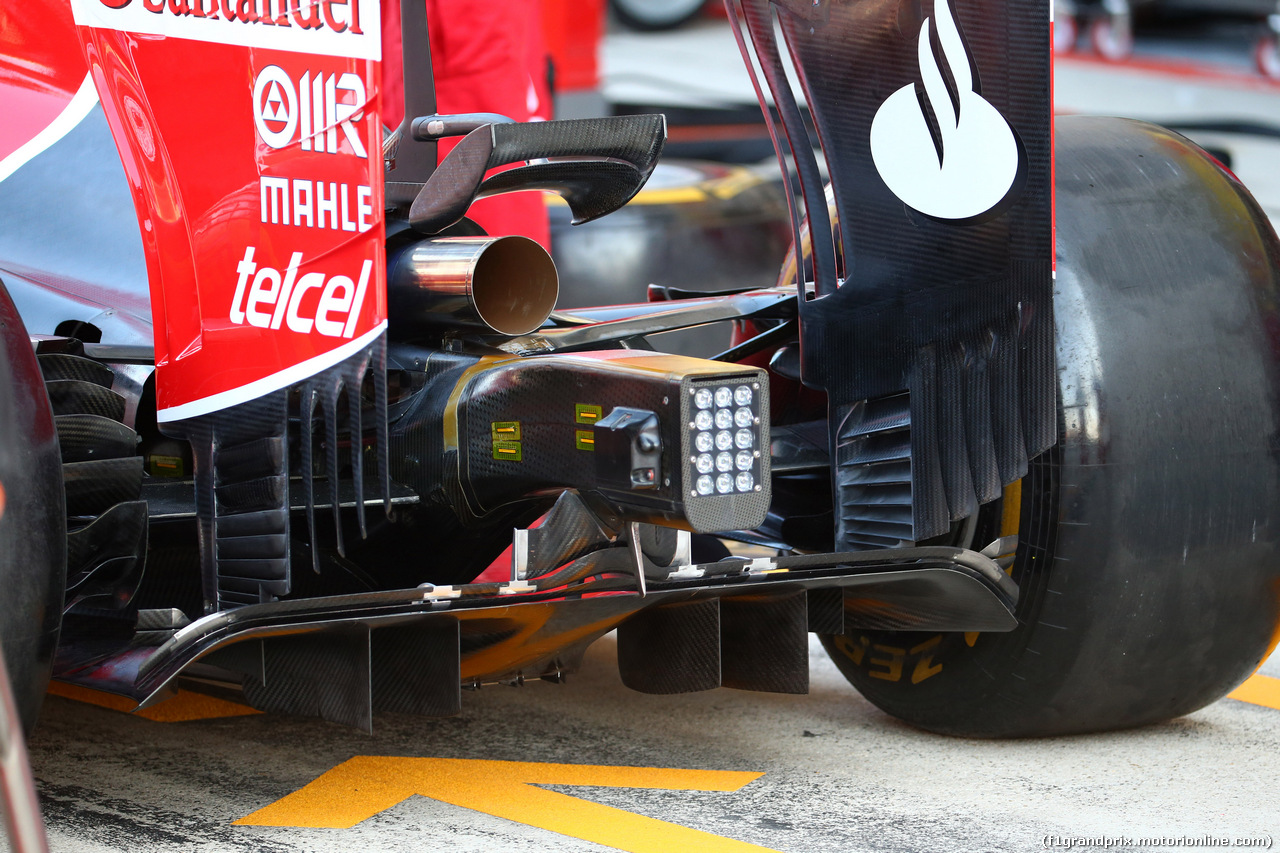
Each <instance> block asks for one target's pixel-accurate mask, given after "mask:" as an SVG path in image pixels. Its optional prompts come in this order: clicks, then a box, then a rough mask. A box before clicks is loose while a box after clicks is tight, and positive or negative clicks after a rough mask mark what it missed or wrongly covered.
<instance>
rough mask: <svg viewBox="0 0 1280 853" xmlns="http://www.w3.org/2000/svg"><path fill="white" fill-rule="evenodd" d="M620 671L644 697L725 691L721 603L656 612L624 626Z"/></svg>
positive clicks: (655, 609) (621, 629)
mask: <svg viewBox="0 0 1280 853" xmlns="http://www.w3.org/2000/svg"><path fill="white" fill-rule="evenodd" d="M618 672H619V673H620V674H621V676H622V683H623V684H625V685H627V686H628V687H630V688H631V689H632V690H638V691H639V692H641V693H658V694H667V693H692V692H694V691H697V690H711V689H712V688H714V687H719V686H720V602H719V600H717V599H710V600H707V601H688V602H681V603H678V604H662V605H659V606H657V607H650V608H649V609H647V610H643V611H641V612H640V613H637V614H636V615H635V616H632V617H631V618H630V619H628V620H627V621H626V622H624V623H622V625H620V626H619V627H618Z"/></svg>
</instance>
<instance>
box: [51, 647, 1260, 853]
mask: <svg viewBox="0 0 1280 853" xmlns="http://www.w3.org/2000/svg"><path fill="white" fill-rule="evenodd" d="M615 656H616V646H615V644H614V642H613V639H612V637H606V638H605V639H603V640H601V641H600V642H598V643H597V644H596V645H594V646H593V647H592V648H591V650H590V651H589V652H588V654H587V657H586V661H585V663H584V667H583V670H582V671H581V672H580V673H579V674H578V675H576V676H574V677H571V678H570V679H569V681H568V683H567V684H564V685H551V684H543V683H533V684H529V685H526V686H524V687H521V688H509V687H486V688H484V689H481V690H479V691H476V692H468V693H465V694H464V697H463V713H462V715H461V716H459V717H456V718H450V719H443V720H429V719H423V718H418V717H409V716H401V715H393V714H383V715H378V716H377V717H376V719H375V722H374V733H373V735H372V736H369V735H366V734H364V733H362V732H358V731H355V730H352V729H347V728H344V727H341V726H337V725H334V724H331V723H324V722H320V721H316V720H310V719H303V718H294V717H281V716H266V715H253V716H237V717H221V718H212V719H204V720H188V721H184V722H157V721H153V720H148V719H143V718H140V717H137V716H130V715H126V714H124V713H121V712H118V711H113V710H108V709H106V708H102V707H97V706H95V705H92V704H88V703H85V702H82V701H73V700H70V699H66V698H62V697H59V696H50V697H49V700H48V702H47V704H46V707H45V711H44V715H43V718H42V721H41V724H40V727H39V729H38V730H37V732H36V734H35V736H34V737H33V739H32V741H31V753H32V760H33V764H34V766H35V769H36V775H37V777H38V779H39V788H40V794H41V797H42V798H43V801H44V808H45V814H46V818H47V822H48V826H49V835H50V842H51V846H52V848H53V849H54V850H55V851H68V852H69V853H70V852H71V851H74V852H75V853H105V851H120V850H128V851H137V852H138V853H153V851H154V853H160V852H161V851H163V852H164V853H170V851H210V853H212V851H272V853H277V851H278V853H284V851H291V852H292V851H347V850H362V851H369V853H373V851H402V850H441V851H476V852H477V853H479V851H526V850H527V851H535V850H552V849H554V850H559V851H564V853H570V851H572V853H579V851H581V853H587V851H602V850H605V849H609V846H610V842H612V845H613V846H617V847H619V848H620V849H625V850H637V851H639V850H644V851H657V850H671V851H680V850H723V851H746V850H751V849H756V850H759V849H760V848H765V849H769V850H778V851H785V853H858V851H876V853H887V852H888V851H902V853H925V851H975V852H976V851H997V850H1000V851H1003V850H1036V849H1045V846H1044V845H1045V842H1046V839H1052V840H1055V841H1051V844H1052V843H1057V842H1056V839H1068V838H1076V837H1094V838H1097V837H1100V836H1103V837H1111V838H1113V839H1114V838H1117V837H1122V836H1128V837H1131V838H1133V839H1135V840H1136V839H1137V838H1139V837H1143V836H1179V837H1203V836H1205V835H1212V836H1214V837H1233V838H1234V837H1239V838H1258V839H1262V840H1263V843H1264V844H1266V845H1267V846H1269V841H1270V840H1272V839H1280V778H1277V775H1278V771H1280V758H1278V756H1280V691H1275V693H1274V694H1273V697H1272V703H1273V704H1274V705H1276V706H1277V707H1266V706H1263V705H1257V704H1252V703H1249V702H1244V701H1239V700H1235V699H1223V700H1221V701H1219V702H1217V703H1215V704H1213V705H1211V706H1209V707H1208V708H1205V709H1204V710H1202V711H1199V712H1197V713H1195V714H1192V715H1190V716H1187V717H1184V718H1182V719H1178V720H1174V721H1172V722H1169V723H1166V724H1163V725H1157V726H1152V727H1147V728H1143V729H1136V730H1131V731H1125V732H1115V733H1109V734H1100V735H1088V736H1076V737H1063V738H1050V739H1036V740H1020V741H979V740H964V739H958V738H949V737H941V736H937V735H932V734H927V733H924V732H920V731H917V730H915V729H912V728H909V727H907V726H905V725H903V724H901V723H898V722H897V721H895V720H893V719H892V718H890V717H888V716H886V715H885V714H883V713H881V712H880V711H878V710H877V709H875V708H874V707H873V706H872V705H870V704H869V703H868V702H867V701H866V700H864V699H863V698H862V697H861V696H859V695H858V694H857V693H856V692H855V691H854V690H853V689H852V688H851V687H850V686H848V684H847V683H846V682H845V681H844V678H843V677H842V676H841V675H840V674H839V672H838V671H837V670H836V669H835V666H834V665H833V664H832V663H831V662H830V661H829V660H828V659H827V657H826V655H825V653H824V652H823V651H822V649H821V648H820V647H819V646H818V645H817V643H816V642H814V643H813V644H812V646H811V655H810V666H811V670H812V685H811V692H810V695H808V696H795V697H781V696H772V695H765V694H752V693H743V692H739V691H734V690H727V689H721V690H714V691H710V692H707V693H701V694H692V695H685V696H670V697H660V696H646V695H642V694H638V693H635V692H632V691H630V690H628V689H627V688H625V687H624V686H623V685H622V683H621V682H620V680H619V678H618V675H617V669H616V665H615ZM1263 672H1264V673H1270V674H1271V676H1280V659H1275V660H1273V661H1271V662H1269V663H1268V664H1267V665H1266V666H1265V667H1264V669H1263ZM1275 684H1280V682H1275ZM175 701H178V700H175ZM180 704H181V703H180ZM358 756H368V757H374V758H376V759H378V760H374V761H363V762H361V761H357V762H356V765H358V766H359V767H361V768H362V772H361V773H359V774H356V775H355V776H350V774H348V776H347V777H344V778H337V779H334V780H333V783H332V784H326V781H327V780H328V778H329V777H325V774H328V773H331V771H332V772H334V773H337V774H339V776H341V772H342V771H341V769H339V770H336V771H335V768H340V766H342V765H344V762H350V761H352V760H353V759H355V758H356V757H358ZM424 758H426V759H468V760H483V761H490V762H493V761H503V762H549V763H552V764H572V765H597V766H605V767H641V768H656V769H654V770H650V771H646V773H643V774H640V776H639V778H637V779H622V780H621V781H622V782H623V783H629V784H638V785H641V786H643V785H662V784H664V783H665V782H666V777H665V776H664V770H667V769H682V770H694V771H736V772H738V773H742V772H744V771H745V772H746V773H747V774H748V775H747V777H746V778H747V779H749V780H750V781H746V783H745V784H743V781H744V780H743V778H736V779H733V780H730V781H731V783H732V785H731V787H736V788H737V789H736V790H728V791H711V792H703V791H692V792H687V791H669V790H650V789H646V788H645V787H602V785H605V784H617V780H616V779H614V778H613V777H611V776H610V775H609V773H608V771H597V772H598V773H600V774H602V775H600V778H598V779H591V778H587V779H586V781H587V782H595V784H594V785H592V784H588V785H585V786H573V787H563V786H556V785H551V787H550V790H552V791H559V792H561V793H568V794H571V795H572V796H573V797H574V798H579V799H578V800H571V801H569V804H570V805H573V804H575V803H581V802H582V801H586V802H588V803H597V804H603V805H605V806H611V807H613V808H615V809H619V810H623V811H622V812H619V813H609V812H606V813H602V814H596V813H593V812H592V810H591V809H590V808H588V809H587V810H586V811H585V812H580V813H578V814H577V815H576V816H571V819H570V824H571V825H570V829H569V831H570V832H571V833H576V834H580V835H586V836H587V837H588V838H590V837H595V838H597V839H599V840H600V841H603V842H604V843H603V844H600V843H595V842H592V841H588V840H583V839H581V838H575V837H572V836H571V835H563V834H560V833H557V832H552V831H550V830H549V829H545V828H541V827H544V826H548V825H554V823H555V821H556V820H557V819H558V818H559V817H560V816H561V815H560V812H559V811H558V810H559V809H562V808H563V807H564V804H563V803H560V802H553V803H551V804H550V805H549V806H543V805H541V804H540V803H538V802H535V803H534V805H535V806H537V808H535V809H534V810H533V813H532V816H529V815H526V816H525V817H526V820H525V822H519V821H516V820H508V819H505V818H503V817H498V816H495V815H494V812H497V813H504V812H506V813H514V814H517V815H518V814H519V809H520V807H521V802H522V801H527V800H529V799H530V798H534V797H537V796H539V792H538V789H536V788H522V787H519V786H515V785H513V782H516V781H523V780H524V779H525V778H534V776H533V775H526V774H529V773H530V771H529V770H527V769H526V768H524V767H523V766H509V765H494V766H481V767H479V768H478V770H479V771H480V772H481V777H480V779H479V781H478V784H481V785H486V786H488V787H489V789H490V792H491V793H492V796H491V797H489V798H488V799H485V798H484V797H483V796H476V795H474V794H473V799H472V800H471V801H470V802H471V804H472V805H474V806H476V808H481V809H488V811H489V813H486V812H485V811H479V810H476V809H474V808H470V809H469V808H463V807H459V806H457V805H450V804H447V803H445V802H441V801H440V800H438V799H432V798H430V797H429V796H413V795H412V794H413V792H414V790H421V791H422V792H423V793H426V794H435V795H436V796H438V797H442V798H446V799H447V796H448V792H447V791H446V790H445V788H446V787H447V785H446V783H444V782H442V781H440V779H441V778H442V775H441V774H442V773H443V771H445V770H448V769H449V768H448V767H447V766H436V765H430V766H427V767H421V766H416V765H417V764H420V763H421V761H420V760H421V759H424ZM415 760H418V761H416V762H415ZM347 766H348V767H350V766H354V765H347ZM532 772H533V773H534V774H536V773H537V772H538V770H537V769H536V768H535V770H534V771H532ZM559 772H560V773H562V774H563V773H564V772H565V771H563V770H561V771H559ZM548 774H549V775H548ZM752 774H763V775H761V776H758V777H755V778H752ZM711 775H712V774H707V776H708V777H710V776H711ZM544 777H545V778H548V779H550V780H551V781H552V782H554V781H557V775H556V769H555V768H552V769H551V770H550V771H546V772H544ZM561 778H563V779H565V780H566V781H575V780H573V779H572V778H571V777H569V776H562V777H561ZM318 779H319V780H321V781H320V782H318V783H317V782H316V780H318ZM433 780H434V783H435V786H436V787H433V786H432V781H433ZM706 781H707V780H704V779H702V778H700V777H695V778H694V780H693V787H699V786H703V783H704V782H706ZM710 781H711V782H712V783H715V782H716V781H717V780H714V779H711V780H710ZM312 783H316V784H315V785H313V787H312V788H311V789H308V790H307V791H303V794H302V795H297V794H294V792H297V791H300V790H301V789H304V787H305V786H308V785H309V784H312ZM739 785H740V786H741V787H737V786H739ZM388 786H389V787H390V789H391V792H390V793H388V792H387V790H386V789H387V788H388ZM708 786H709V785H708ZM308 791H310V792H311V793H308ZM290 794H294V797H293V799H292V801H286V803H284V804H282V805H281V806H278V807H276V813H275V814H274V815H272V816H270V818H269V819H270V820H277V821H281V822H283V823H285V824H286V825H284V826H271V827H264V826H236V825H233V824H234V823H235V822H236V821H239V820H242V819H244V818H245V817H246V816H249V815H252V814H254V813H255V812H257V811H258V810H260V809H264V808H265V807H268V806H272V805H273V804H275V803H277V801H280V800H281V799H282V798H285V797H286V796H288V795H290ZM456 794H457V792H456V791H454V795H456ZM401 800H403V801H401ZM353 810H354V811H353ZM335 813H342V814H348V813H349V814H352V815H355V816H357V817H359V816H360V815H362V814H365V813H367V814H368V815H369V816H368V817H367V819H364V820H362V821H360V822H359V823H356V824H355V825H354V826H352V827H350V828H313V827H312V828H308V826H307V824H314V823H316V822H317V820H319V821H323V820H325V819H328V818H331V817H332V816H334V814H335ZM626 813H632V814H639V815H644V816H648V817H650V818H655V819H657V820H658V821H662V822H664V823H663V824H656V825H651V826H648V827H647V828H646V831H648V832H649V833H650V834H649V835H648V836H646V837H645V838H644V839H642V841H643V843H641V842H638V841H636V837H635V836H633V835H625V834H623V835H619V833H625V831H626V830H627V827H628V815H627V814H626ZM287 824H295V825H287ZM562 828H563V827H562ZM684 828H691V829H695V830H700V831H701V833H706V834H707V835H691V834H689V833H688V831H687V829H684ZM749 845H756V846H755V847H752V846H749ZM1082 849H1088V848H1082ZM1131 849H1149V850H1165V849H1175V848H1173V847H1170V846H1148V847H1142V848H1131Z"/></svg>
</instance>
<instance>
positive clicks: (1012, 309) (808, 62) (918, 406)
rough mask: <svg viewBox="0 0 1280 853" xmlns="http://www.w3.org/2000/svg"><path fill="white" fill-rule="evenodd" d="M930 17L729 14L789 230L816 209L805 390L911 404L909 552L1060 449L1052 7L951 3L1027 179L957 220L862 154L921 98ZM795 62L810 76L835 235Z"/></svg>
mask: <svg viewBox="0 0 1280 853" xmlns="http://www.w3.org/2000/svg"><path fill="white" fill-rule="evenodd" d="M936 5H937V4H936V2H935V3H916V2H911V0H897V2H887V3H872V2H869V0H822V2H819V3H816V4H811V3H807V2H799V0H732V3H731V8H732V10H733V12H734V14H735V15H736V16H738V18H739V20H742V21H743V22H744V23H745V24H746V29H747V31H748V33H749V36H750V38H751V41H752V44H753V47H754V52H755V54H756V55H757V57H758V58H759V60H760V66H761V69H762V71H763V73H764V76H765V78H766V82H767V83H768V86H769V89H770V91H771V92H772V93H773V96H774V100H775V101H776V102H777V104H778V112H779V117H780V120H779V121H778V122H777V123H775V124H774V126H773V127H772V132H773V135H774V139H775V143H776V144H777V146H778V149H779V152H780V154H786V155H788V156H793V157H794V160H795V162H796V166H797V171H798V175H799V181H798V183H799V186H798V193H797V194H796V197H795V199H794V202H795V203H794V204H793V216H794V218H795V222H796V223H797V224H798V223H799V221H800V219H801V217H802V216H803V215H805V214H807V216H808V219H809V226H810V232H811V234H812V235H813V236H812V244H811V245H812V249H813V252H812V257H813V262H814V278H815V284H816V293H817V297H818V298H816V299H810V300H801V323H802V336H801V337H802V341H803V344H802V369H803V375H804V379H805V382H806V383H807V384H810V385H812V386H815V387H818V388H822V389H824V390H826V391H827V393H828V396H829V399H830V402H831V408H832V410H833V411H835V410H839V409H841V408H843V407H847V406H850V405H852V404H855V403H856V402H857V401H859V400H864V399H869V398H878V397H883V396H887V395H891V394H896V393H899V392H902V391H904V390H905V391H909V392H910V405H911V418H912V460H913V463H914V464H913V466H912V489H913V496H914V506H913V518H912V524H913V528H914V529H913V538H914V539H916V540H920V539H925V538H928V537H931V536H935V535H939V534H941V533H944V532H946V530H947V529H948V527H949V524H950V522H951V521H952V520H953V519H956V518H960V517H963V516H965V515H967V514H969V513H970V512H972V510H973V508H974V507H975V506H976V504H977V503H979V502H981V501H982V500H985V499H987V498H989V496H991V495H992V494H993V493H998V489H999V486H1000V485H1002V484H1003V483H1007V482H1010V481H1011V480H1013V479H1016V478H1017V477H1019V476H1021V475H1022V474H1023V473H1025V470H1026V467H1025V466H1026V459H1028V458H1030V457H1032V456H1034V455H1036V454H1037V453H1039V452H1041V451H1043V450H1045V449H1047V448H1048V447H1050V446H1051V445H1052V444H1053V442H1054V441H1055V440H1056V416H1055V409H1056V385H1055V375H1054V366H1053V357H1054V353H1053V319H1052V279H1051V270H1052V261H1053V253H1052V244H1051V217H1052V200H1051V191H1052V187H1051V181H1050V175H1051V168H1052V160H1051V156H1052V155H1051V144H1050V141H1051V127H1050V121H1051V104H1050V100H1049V80H1050V62H1051V56H1052V54H1051V51H1050V45H1049V15H1048V10H1047V8H1045V7H1046V6H1047V2H1044V3H1022V2H1014V1H1013V0H951V3H950V5H951V8H952V10H953V12H954V15H955V19H956V21H957V23H958V26H959V28H960V30H961V31H962V33H963V39H964V42H965V45H966V47H967V50H968V51H969V54H970V59H971V64H972V65H973V66H974V67H973V69H972V70H973V72H974V79H975V81H976V84H975V89H977V90H978V91H979V92H980V94H981V97H982V98H984V99H985V100H986V101H988V102H989V103H990V104H992V105H994V106H995V107H996V109H997V110H998V111H999V112H1000V114H1001V115H1002V116H1003V117H1004V119H1005V120H1006V121H1007V122H1008V123H1009V125H1010V126H1011V127H1012V128H1013V130H1014V132H1015V134H1016V136H1017V140H1018V143H1019V148H1020V152H1021V156H1022V158H1023V159H1022V162H1021V166H1020V173H1019V178H1018V181H1020V182H1021V183H1018V181H1016V182H1015V189H1014V190H1013V191H1012V193H1011V195H1010V197H1009V198H1008V199H1006V201H1005V202H1004V203H1002V206H997V207H996V208H993V209H992V211H991V212H990V214H989V215H987V216H985V217H978V218H976V219H974V220H970V221H957V222H946V221H942V220H938V219H932V218H930V217H928V216H925V215H923V214H920V213H918V212H916V211H914V210H911V209H910V208H908V207H907V206H906V205H904V204H903V202H902V201H900V200H899V199H898V198H896V197H895V196H894V195H893V193H892V192H891V191H890V190H889V188H888V187H887V185H886V184H885V182H884V181H883V180H882V179H881V177H880V175H879V173H878V172H877V170H876V167H875V165H874V161H873V159H872V156H871V150H870V142H869V140H870V130H871V123H872V121H873V120H874V118H875V116H876V114H877V112H878V111H879V109H880V107H881V105H882V104H883V103H884V102H885V101H886V100H887V99H888V98H889V96H890V95H891V94H893V93H894V92H896V91H897V90H899V89H900V88H902V87H903V86H905V85H912V84H914V85H916V86H917V87H918V86H920V81H921V77H920V70H919V67H918V62H919V60H918V52H917V49H916V47H917V45H916V41H917V38H918V36H919V33H920V32H921V28H922V24H923V22H924V19H925V18H926V17H930V16H935V17H936V13H937V9H936ZM775 10H776V12H777V15H778V20H779V22H780V24H781V30H782V32H783V33H784V38H785V45H784V44H781V43H780V42H779V41H778V39H777V37H776V35H775V29H774V25H773V13H774V11H775ZM784 52H790V54H791V55H792V56H793V57H794V59H795V60H796V62H797V64H798V65H799V66H800V67H801V69H802V73H801V79H802V80H803V85H804V99H805V102H806V104H807V106H808V108H809V110H810V113H811V115H812V118H813V122H814V124H815V125H816V127H817V130H818V135H819V138H820V139H821V140H822V143H823V146H824V149H823V152H822V153H823V156H824V157H825V160H826V165H827V167H828V170H829V174H830V181H831V184H832V187H833V190H834V196H835V202H836V208H837V211H838V215H837V219H838V222H839V225H838V228H836V227H833V223H832V222H831V221H830V219H829V218H828V216H827V214H826V208H827V205H826V201H825V198H824V193H823V184H822V179H821V177H820V170H819V169H818V164H817V161H816V159H815V158H814V157H813V156H812V154H811V147H810V145H809V137H808V133H807V131H806V130H805V125H804V120H803V116H802V114H801V112H800V108H799V105H798V103H799V102H798V99H797V96H796V93H794V92H792V91H791V88H790V84H789V83H788V82H787V79H786V74H785V72H784V70H783V67H782V61H781V56H782V54H783V53H784ZM951 85H954V82H952V84H951ZM940 156H943V157H945V152H943V153H942V154H941V155H940ZM796 233H797V235H798V234H799V230H798V227H797V229H796ZM797 239H798V238H797ZM837 247H838V248H839V249H840V252H839V253H837V251H836V249H837ZM835 426H836V424H835V423H834V422H833V428H834V427H835ZM831 438H832V444H833V445H835V444H836V443H837V442H838V440H839V436H838V434H836V433H834V432H833V434H832V436H831ZM854 544H855V543H854V541H853V540H852V539H847V540H845V541H842V542H841V543H838V545H837V547H852V546H853V545H854Z"/></svg>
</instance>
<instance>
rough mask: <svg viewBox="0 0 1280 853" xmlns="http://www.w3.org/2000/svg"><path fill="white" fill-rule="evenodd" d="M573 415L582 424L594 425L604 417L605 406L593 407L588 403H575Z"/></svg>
mask: <svg viewBox="0 0 1280 853" xmlns="http://www.w3.org/2000/svg"><path fill="white" fill-rule="evenodd" d="M573 414H574V417H575V418H576V419H577V421H578V423H580V424H593V423H595V422H596V421H598V420H600V419H601V418H602V417H604V407H603V406H592V405H589V404H587V403H575V404H574V405H573Z"/></svg>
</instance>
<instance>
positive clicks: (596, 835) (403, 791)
mask: <svg viewBox="0 0 1280 853" xmlns="http://www.w3.org/2000/svg"><path fill="white" fill-rule="evenodd" d="M763 775H764V774H763V773H752V772H740V771H728V770H675V769H661V768H652V767H600V766H591V765H585V764H537V763H533V762H527V761H486V760H480V759H462V758H390V757H387V758H383V757H374V756H357V757H355V758H352V759H350V760H349V761H345V762H343V763H342V764H339V765H338V766H337V767H335V768H333V769H332V770H330V771H329V772H327V773H325V774H324V775H322V776H320V777H319V778H318V779H316V780H315V781H314V782H312V783H310V784H309V785H307V786H306V787H304V788H302V789H300V790H298V791H295V792H294V793H292V794H289V795H288V796H287V797H285V798H284V799H282V800H278V801H277V802H275V803H272V804H271V805H269V806H267V807H266V808H263V809H259V810H258V811H256V812H254V813H253V814H251V815H249V816H248V817H245V818H242V819H241V820H238V821H236V822H235V825H236V826H296V827H315V828H328V829H349V828H351V827H353V826H355V825H356V824H358V823H360V822H361V821H363V820H368V819H369V818H371V817H373V816H374V815H376V814H379V813H380V812H384V811H386V810H387V809H390V808H392V807H393V806H395V805H397V804H399V803H401V802H403V801H404V800H406V799H408V798H409V797H411V796H413V795H414V794H418V795H420V796H424V797H430V798H431V799H433V800H439V801H440V802H443V803H449V804H451V805H455V806H461V807H462V808H465V809H472V810H474V811H478V812H483V813H485V814H489V815H494V816H495V817H501V818H505V819H507V820H512V821H516V822H518V823H523V824H526V825H528V826H535V827H539V828H541V829H546V830H550V831H551V832H556V833H559V834H561V835H568V836H570V837H572V838H580V839H582V840H584V841H591V842H594V843H596V844H603V845H605V846H606V847H614V848H617V849H619V850H626V851H629V853H670V851H672V850H698V851H702V853H707V851H710V853H748V851H755V853H776V851H770V850H769V848H767V847H760V846H757V845H755V844H747V843H746V842H743V841H735V840H733V839H730V838H723V837H721V836H718V835H712V834H711V833H708V832H702V831H700V830H696V829H690V828H688V827H684V826H679V825H677V824H673V823H667V822H666V821H661V820H655V819H654V818H650V817H644V816H643V815H638V814H633V813H631V812H627V811H623V810H621V809H615V808H612V807H610V806H603V805H600V804H599V803H592V802H588V801H586V800H581V799H578V798H577V797H571V796H569V795H567V794H561V793H557V792H555V791H548V790H546V789H545V788H541V787H538V786H540V785H586V786H593V787H603V788H650V789H659V790H667V791H725V792H729V791H737V790H739V789H740V788H742V787H743V786H744V785H746V784H748V783H749V782H752V781H754V780H756V779H759V778H760V777H761V776H763Z"/></svg>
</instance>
